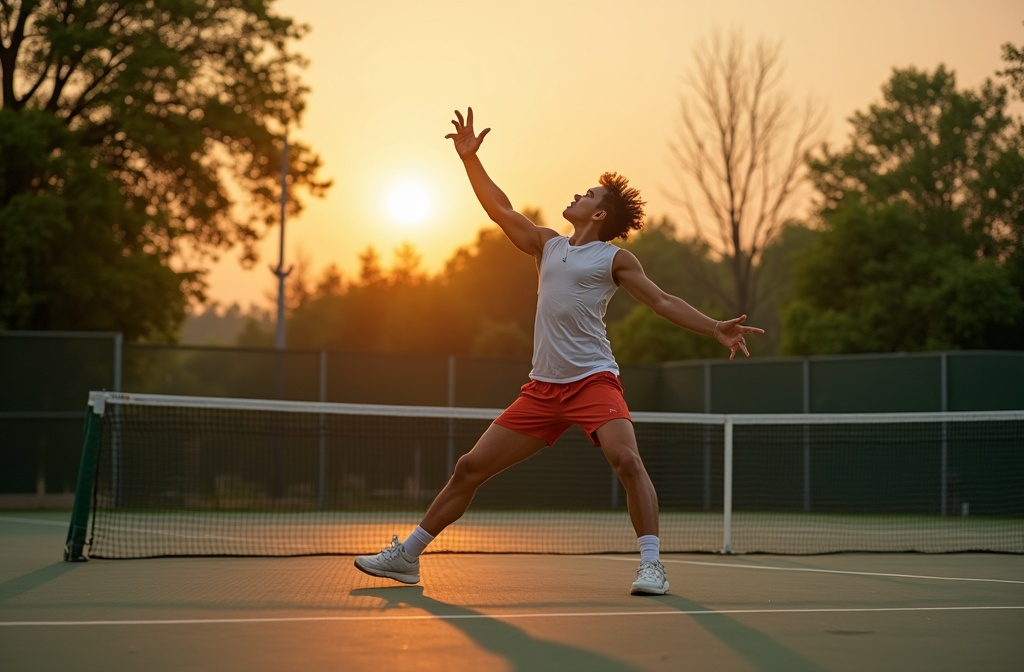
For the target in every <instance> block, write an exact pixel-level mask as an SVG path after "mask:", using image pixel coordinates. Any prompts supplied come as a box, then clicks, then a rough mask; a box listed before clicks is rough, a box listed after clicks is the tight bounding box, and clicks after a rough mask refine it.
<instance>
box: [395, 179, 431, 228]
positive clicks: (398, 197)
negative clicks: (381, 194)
mask: <svg viewBox="0 0 1024 672" xmlns="http://www.w3.org/2000/svg"><path fill="white" fill-rule="evenodd" d="M387 208H388V214H389V215H391V218H392V219H393V220H394V221H396V222H398V223H399V224H403V225H406V226H412V225H415V224H420V223H422V222H423V221H424V220H425V219H426V218H427V215H429V214H430V208H431V198H430V192H429V191H427V189H426V188H425V187H424V186H423V185H422V184H419V183H417V182H413V181H408V180H407V181H404V182H399V183H398V184H396V185H395V186H393V187H392V188H391V190H390V191H389V192H388V197H387Z"/></svg>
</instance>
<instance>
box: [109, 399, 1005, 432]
mask: <svg viewBox="0 0 1024 672" xmlns="http://www.w3.org/2000/svg"><path fill="white" fill-rule="evenodd" d="M108 404H114V405H121V406H162V407H178V408H209V409H228V410H250V411H278V412H285V413H318V414H319V413H323V414H332V415H378V416H395V417H420V418H450V419H461V420H493V419H494V418H496V417H497V416H498V415H500V414H501V412H502V409H494V408H465V407H454V406H398V405H385V404H343V403H328V402H311V401H281V400H275V399H239V398H229V397H194V396H180V395H164V394H134V393H129V392H108V391H102V392H100V391H94V392H90V393H89V406H90V407H92V412H93V413H95V414H96V415H103V414H104V412H105V410H106V406H107V405H108ZM632 417H633V420H635V421H637V422H646V423H664V424H704V425H726V424H731V425H766V424H768V425H770V424H776V425H778V424H791V425H812V424H844V423H849V424H853V423H866V422H889V423H894V422H899V423H904V422H972V421H973V422H977V421H1015V420H1016V421H1024V410H1018V411H978V412H945V413H942V412H932V413H774V414H773V413H767V414H766V413H759V414H721V413H659V412H635V413H633V414H632Z"/></svg>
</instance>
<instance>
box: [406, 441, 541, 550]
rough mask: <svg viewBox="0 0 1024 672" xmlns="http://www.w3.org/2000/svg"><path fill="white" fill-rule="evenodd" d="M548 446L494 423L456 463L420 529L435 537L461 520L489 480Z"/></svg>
mask: <svg viewBox="0 0 1024 672" xmlns="http://www.w3.org/2000/svg"><path fill="white" fill-rule="evenodd" d="M546 445H547V444H546V443H544V442H543V441H541V440H540V439H536V438H534V437H532V436H527V435H526V434H520V433H519V432H516V431H513V430H511V429H508V428H507V427H502V426H501V425H493V424H492V425H491V426H490V427H488V428H487V431H485V432H484V433H483V436H481V437H480V439H479V440H478V441H477V442H476V445H475V446H473V449H472V450H470V451H469V452H468V453H466V454H465V455H463V456H462V457H460V458H459V460H458V462H456V463H455V473H453V474H452V476H451V478H450V479H448V483H447V484H446V485H445V486H444V488H443V489H442V490H441V492H439V493H438V494H437V497H435V498H434V501H433V502H432V503H431V505H430V507H429V508H428V509H427V512H426V513H425V514H424V515H423V520H422V521H421V522H420V527H422V528H423V529H424V530H426V531H427V532H428V533H430V534H431V535H432V536H435V537H436V536H437V535H438V534H440V533H441V531H442V530H444V528H446V527H448V526H449V525H451V524H452V523H454V522H455V521H456V520H458V519H459V518H461V517H462V514H464V513H465V512H466V509H468V508H469V504H470V502H472V501H473V496H474V495H476V491H477V489H479V488H480V486H481V485H483V484H484V483H485V482H486V481H487V480H488V479H490V478H491V477H493V476H496V475H497V474H499V473H500V472H502V471H504V470H506V469H508V468H509V467H511V466H512V465H514V464H518V463H519V462H522V461H523V460H525V459H526V458H528V457H532V456H533V455H536V454H537V452H538V451H540V450H541V449H542V448H544V446H546Z"/></svg>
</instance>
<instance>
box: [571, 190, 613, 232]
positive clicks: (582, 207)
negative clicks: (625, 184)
mask: <svg viewBox="0 0 1024 672" xmlns="http://www.w3.org/2000/svg"><path fill="white" fill-rule="evenodd" d="M605 191H606V190H605V188H604V187H591V188H590V189H587V191H586V192H585V193H583V194H576V195H575V196H573V199H572V203H570V204H569V205H568V206H566V208H565V210H563V211H562V217H565V218H566V219H567V220H569V221H570V222H572V223H573V224H576V225H579V224H586V223H587V222H588V221H590V219H591V218H592V217H593V216H594V215H595V214H597V213H598V212H603V210H601V208H600V207H599V206H600V204H601V199H602V198H604V193H605Z"/></svg>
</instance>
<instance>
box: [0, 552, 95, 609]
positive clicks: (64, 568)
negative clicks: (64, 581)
mask: <svg viewBox="0 0 1024 672" xmlns="http://www.w3.org/2000/svg"><path fill="white" fill-rule="evenodd" d="M78 567H81V565H80V564H78V563H70V562H56V563H54V564H52V565H47V566H46V567H40V568H39V569H37V570H35V571H34V572H29V573H28V574H24V575H22V576H19V577H17V578H14V579H8V580H7V581H4V582H2V583H0V604H3V603H4V602H6V601H8V600H10V599H12V598H15V597H17V596H19V595H21V594H23V593H27V592H29V591H30V590H34V589H35V588H38V587H40V586H42V585H44V584H46V583H49V582H50V581H52V580H54V579H56V578H58V577H61V576H64V575H65V574H67V573H68V572H70V571H72V570H74V569H76V568H78Z"/></svg>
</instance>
